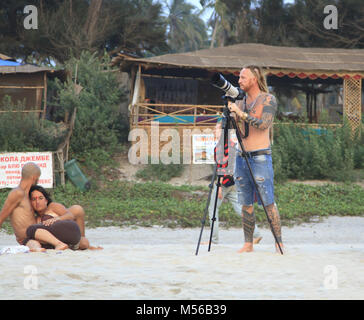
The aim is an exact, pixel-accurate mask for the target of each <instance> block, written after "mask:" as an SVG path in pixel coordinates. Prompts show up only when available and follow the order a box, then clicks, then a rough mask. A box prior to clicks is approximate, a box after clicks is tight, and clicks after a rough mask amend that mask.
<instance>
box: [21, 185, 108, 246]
mask: <svg viewBox="0 0 364 320" xmlns="http://www.w3.org/2000/svg"><path fill="white" fill-rule="evenodd" d="M29 198H30V202H31V205H32V207H33V209H34V211H35V213H36V214H37V224H35V225H32V226H30V227H29V228H28V230H27V236H28V237H29V238H30V239H36V240H38V239H37V231H38V230H41V229H45V230H48V231H49V232H50V233H51V234H52V235H54V236H55V237H56V238H57V239H58V240H60V241H61V242H62V243H64V244H66V245H67V246H68V247H69V248H70V249H73V250H77V249H80V250H84V249H91V250H95V249H102V248H101V247H93V246H91V245H90V243H89V241H88V239H87V238H86V237H85V224H84V216H85V212H84V210H83V208H82V207H81V206H78V205H75V206H72V207H70V208H69V209H67V208H66V207H65V206H63V205H62V204H60V203H56V202H53V201H52V199H51V198H50V196H49V194H48V193H47V191H46V190H45V189H44V188H43V187H41V186H32V187H31V189H30V191H29ZM38 233H39V231H38Z"/></svg>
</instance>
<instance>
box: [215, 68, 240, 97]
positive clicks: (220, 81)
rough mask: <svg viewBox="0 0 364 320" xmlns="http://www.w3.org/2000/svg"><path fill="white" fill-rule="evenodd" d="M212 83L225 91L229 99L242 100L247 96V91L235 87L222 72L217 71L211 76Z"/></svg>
mask: <svg viewBox="0 0 364 320" xmlns="http://www.w3.org/2000/svg"><path fill="white" fill-rule="evenodd" d="M211 83H212V85H213V86H214V87H216V88H219V89H221V90H223V91H225V97H226V98H229V100H232V101H235V100H241V99H243V98H244V96H245V92H244V91H243V90H241V89H240V88H236V87H234V86H233V85H232V84H231V83H230V82H229V81H227V80H226V79H225V78H224V77H223V76H222V74H220V73H215V74H214V75H213V76H212V77H211Z"/></svg>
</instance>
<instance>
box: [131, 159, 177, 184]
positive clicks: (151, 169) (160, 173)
mask: <svg viewBox="0 0 364 320" xmlns="http://www.w3.org/2000/svg"><path fill="white" fill-rule="evenodd" d="M183 169H184V166H183V164H163V163H159V164H148V165H146V167H145V168H143V169H140V170H139V171H138V172H137V173H136V175H135V176H136V177H137V178H140V179H143V180H152V181H154V180H160V181H163V182H166V181H169V180H171V179H172V178H173V177H180V176H181V175H182V172H183Z"/></svg>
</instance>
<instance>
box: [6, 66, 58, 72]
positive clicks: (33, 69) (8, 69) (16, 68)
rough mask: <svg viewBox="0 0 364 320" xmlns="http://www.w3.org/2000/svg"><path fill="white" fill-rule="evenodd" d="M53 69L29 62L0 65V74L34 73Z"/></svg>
mask: <svg viewBox="0 0 364 320" xmlns="http://www.w3.org/2000/svg"><path fill="white" fill-rule="evenodd" d="M53 71H54V70H53V69H51V68H47V67H37V66H33V65H31V64H25V65H20V66H0V74H8V73H35V72H49V73H52V72H53Z"/></svg>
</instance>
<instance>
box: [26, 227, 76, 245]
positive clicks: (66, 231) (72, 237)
mask: <svg viewBox="0 0 364 320" xmlns="http://www.w3.org/2000/svg"><path fill="white" fill-rule="evenodd" d="M38 229H44V230H47V231H49V232H50V233H51V234H52V235H54V236H55V237H56V238H57V239H58V240H60V241H62V242H63V243H65V244H67V245H68V247H69V248H70V249H72V250H77V249H78V245H79V243H80V240H81V231H80V228H79V226H78V224H77V223H76V222H74V221H72V220H61V221H56V222H54V223H53V224H51V225H50V226H45V225H43V224H41V223H38V224H33V225H31V226H30V227H28V229H27V239H26V240H28V241H29V240H30V239H35V232H36V231H37V230H38ZM26 240H24V242H25V241H26ZM45 246H47V247H48V246H51V248H49V247H48V248H46V247H45ZM42 248H46V249H54V246H52V245H49V244H46V245H42Z"/></svg>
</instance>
